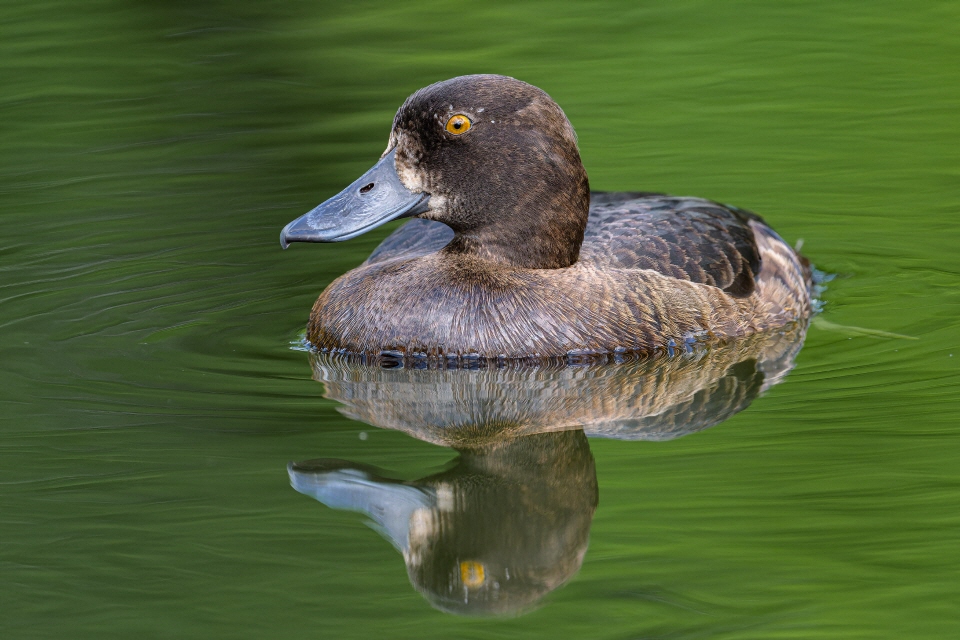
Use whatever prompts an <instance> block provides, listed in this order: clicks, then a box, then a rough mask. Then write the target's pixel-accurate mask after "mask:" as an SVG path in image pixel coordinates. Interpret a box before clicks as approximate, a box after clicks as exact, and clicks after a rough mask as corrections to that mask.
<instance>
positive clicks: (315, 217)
mask: <svg viewBox="0 0 960 640" xmlns="http://www.w3.org/2000/svg"><path fill="white" fill-rule="evenodd" d="M396 153H397V150H396V149H392V150H391V151H390V153H388V154H387V155H385V156H383V158H381V159H380V162H378V163H377V164H375V165H373V167H372V168H371V169H370V170H369V171H367V172H366V173H365V174H363V175H362V176H360V177H359V178H358V179H357V180H356V181H355V182H354V183H353V184H351V185H350V186H349V187H347V188H346V189H344V190H343V191H341V192H340V193H338V194H337V195H335V196H333V197H332V198H330V199H329V200H327V201H326V202H324V203H323V204H320V205H318V206H317V207H315V208H314V209H312V210H311V211H308V212H307V213H305V214H303V215H302V216H300V217H299V218H297V219H296V220H294V221H293V222H291V223H290V224H288V225H287V226H285V227H284V228H283V231H281V232H280V246H281V247H283V248H284V249H286V248H287V246H288V245H289V244H290V243H291V242H340V241H342V240H349V239H350V238H356V237H357V236H359V235H360V234H363V233H366V232H367V231H370V230H371V229H374V228H376V227H379V226H380V225H382V224H384V223H386V222H390V221H391V220H396V219H397V218H407V217H411V216H415V215H418V214H420V213H423V212H424V211H426V210H427V201H428V200H429V199H430V194H428V193H414V192H413V191H410V190H409V189H407V188H406V187H405V186H403V183H402V182H400V176H398V175H397V166H396V163H395V161H394V158H395V156H396Z"/></svg>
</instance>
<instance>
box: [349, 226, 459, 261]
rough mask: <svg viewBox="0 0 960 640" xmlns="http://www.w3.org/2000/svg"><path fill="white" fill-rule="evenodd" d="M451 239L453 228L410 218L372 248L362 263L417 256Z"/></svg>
mask: <svg viewBox="0 0 960 640" xmlns="http://www.w3.org/2000/svg"><path fill="white" fill-rule="evenodd" d="M451 240H453V229H451V228H450V227H448V226H447V225H445V224H443V223H442V222H436V221H435V220H422V219H420V218H412V219H411V220H410V221H409V222H407V223H406V224H405V225H403V226H402V227H400V228H399V229H397V230H396V231H394V232H393V233H391V234H390V235H389V236H387V239H386V240H384V241H383V242H381V243H380V244H379V245H378V246H377V248H376V249H374V250H373V253H371V254H370V256H369V257H368V258H367V259H366V260H364V262H363V264H365V265H367V264H376V263H377V262H386V261H387V260H398V259H402V260H406V259H408V258H419V257H420V256H425V255H428V254H431V253H436V252H437V251H440V249H443V248H444V247H445V246H447V244H448V243H449V242H450V241H451Z"/></svg>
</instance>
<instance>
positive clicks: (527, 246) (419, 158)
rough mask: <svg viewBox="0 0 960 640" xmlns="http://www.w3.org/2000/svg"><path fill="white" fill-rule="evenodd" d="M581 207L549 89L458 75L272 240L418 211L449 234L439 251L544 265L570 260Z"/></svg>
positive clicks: (325, 234) (575, 167) (337, 233)
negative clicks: (363, 164)
mask: <svg viewBox="0 0 960 640" xmlns="http://www.w3.org/2000/svg"><path fill="white" fill-rule="evenodd" d="M390 174H392V175H390ZM394 182H396V183H399V185H402V187H400V188H398V185H397V184H393V183H394ZM381 200H382V201H384V202H386V205H384V204H382V203H381V202H379V201H381ZM589 206H590V188H589V184H588V181H587V174H586V171H584V168H583V164H582V163H581V161H580V153H579V151H578V150H577V140H576V134H575V133H574V131H573V127H572V126H571V125H570V122H569V121H568V120H567V117H566V116H565V115H564V113H563V111H562V110H561V109H560V107H559V106H558V105H557V104H556V103H555V102H554V101H553V100H552V99H551V98H550V96H548V95H547V94H546V93H544V92H543V91H541V90H540V89H538V88H536V87H534V86H532V85H529V84H526V83H525V82H520V81H519V80H514V79H513V78H508V77H505V76H495V75H474V76H461V77H459V78H453V79H452V80H447V81H444V82H439V83H437V84H433V85H430V86H429V87H426V88H424V89H421V90H420V91H417V92H416V93H414V94H413V95H412V96H410V97H409V98H408V99H407V101H406V102H405V103H404V104H403V106H402V107H400V110H399V111H398V112H397V115H396V118H395V119H394V122H393V130H392V131H391V133H390V142H389V144H388V146H387V150H386V152H385V153H384V155H383V157H382V159H381V161H380V163H378V164H377V165H376V166H375V167H374V168H373V169H371V171H369V172H368V173H367V174H365V175H364V176H362V177H361V178H360V179H359V180H357V181H356V182H354V183H353V184H352V185H350V187H348V188H347V189H346V190H344V191H343V192H342V193H341V194H339V195H337V196H335V197H334V198H332V199H331V200H329V201H327V202H325V203H324V204H322V205H320V206H319V207H317V208H316V209H314V210H313V211H311V212H310V213H308V214H307V215H305V216H303V217H302V218H300V219H298V220H296V221H294V222H293V223H291V224H290V225H287V227H286V228H285V229H284V233H283V235H282V237H281V242H283V243H284V244H285V243H287V242H291V241H297V240H304V241H331V240H343V239H347V238H351V237H355V236H356V235H359V234H360V233H363V232H365V231H367V230H369V229H371V228H373V227H374V226H378V224H381V223H382V222H386V221H387V220H389V219H394V218H397V217H403V216H410V215H417V216H419V217H422V218H427V219H430V220H437V221H440V222H443V223H444V224H447V225H449V226H450V227H451V228H452V229H453V230H454V231H455V232H456V236H455V238H454V240H453V241H452V242H451V243H450V245H448V246H447V247H446V249H445V251H447V252H450V253H460V254H467V255H474V256H477V257H480V258H483V259H486V260H491V261H495V262H500V263H504V264H509V265H512V266H517V267H527V268H540V269H552V268H560V267H566V266H569V265H571V264H573V263H574V262H576V260H577V257H578V255H579V251H580V244H581V242H582V241H583V231H584V228H585V227H586V223H587V215H588V212H589Z"/></svg>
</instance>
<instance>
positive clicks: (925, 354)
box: [0, 0, 960, 638]
mask: <svg viewBox="0 0 960 640" xmlns="http://www.w3.org/2000/svg"><path fill="white" fill-rule="evenodd" d="M958 14H960V10H958V9H957V8H956V7H955V6H954V5H953V4H951V3H926V4H924V5H922V6H909V7H908V6H907V5H904V4H901V3H872V4H870V5H869V6H866V5H861V4H857V3H841V4H836V3H830V4H826V3H822V4H818V3H803V4H783V3H781V4H777V5H771V6H763V5H757V4H753V3H736V4H730V3H725V4H724V5H722V6H720V5H716V4H715V3H703V2H682V3H672V4H670V5H669V6H662V7H658V6H636V5H634V4H630V3H626V4H615V3H591V4H590V5H581V4H579V3H550V4H547V3H532V4H522V5H521V4H518V3H497V4H493V5H486V6H485V8H475V7H472V6H458V5H450V4H444V3H429V2H423V3H418V4H417V5H416V6H410V5H402V6H401V5H397V6H392V5H391V6H381V5H377V4H374V3H362V4H355V5H343V4H341V3H336V4H335V3H318V2H309V3H308V2H300V1H299V0H294V1H293V2H285V3H282V4H281V3H264V2H260V3H236V2H234V3H220V2H205V3H128V2H122V1H119V0H94V1H93V2H87V3H82V4H76V3H73V4H70V3H63V2H55V1H51V2H42V1H41V2H35V3H26V4H25V3H21V5H18V6H13V5H9V6H4V7H3V8H2V9H0V17H2V20H0V25H2V26H0V77H2V79H3V83H2V86H4V88H5V91H4V93H3V96H2V97H0V114H2V117H3V122H4V126H3V127H2V128H0V193H2V198H0V208H2V215H3V221H4V237H3V242H2V243H0V292H2V293H0V303H2V306H0V326H2V331H0V349H2V361H3V363H4V366H3V367H2V371H0V388H2V389H3V395H2V399H3V402H4V411H3V413H2V417H0V420H2V421H0V430H2V438H0V456H2V464H0V514H2V516H0V540H3V544H2V545H0V578H2V579H0V603H2V610H3V615H2V616H0V632H2V635H3V636H4V637H11V638H48V637H71V638H86V637H98V638H103V637H130V636H131V635H135V634H136V635H141V636H146V637H210V636H214V637H231V638H243V637H250V638H260V637H283V636H290V635H293V634H304V633H307V634H310V635H316V636H320V637H371V636H374V635H377V634H379V635H381V636H384V637H400V638H404V637H417V638H423V637H447V636H457V637H489V636H491V635H494V634H496V635H499V636H506V637H528V636H541V635H543V634H545V633H564V634H567V635H570V636H573V637H611V638H614V637H661V636H667V637H691V638H702V637H710V638H754V637H757V638H774V637H775V638H788V637H791V638H793V637H804V638H806V637H831V638H833V637H864V638H866V637H869V638H887V637H889V638H904V637H910V638H912V637H917V638H929V637H932V638H942V637H951V636H954V635H957V632H958V630H960V620H958V617H957V615H956V612H955V606H954V603H956V602H957V601H958V596H960V593H958V591H960V589H958V586H957V584H958V582H957V580H956V575H957V568H958V567H957V565H958V552H957V547H958V545H957V540H958V538H957V531H958V524H960V517H958V515H957V513H958V509H957V506H958V502H960V475H958V471H957V469H958V468H960V465H958V462H960V459H958V454H957V451H958V444H960V441H958V436H957V425H958V419H957V415H958V409H960V402H958V400H957V395H958V394H957V392H956V390H957V382H958V371H960V331H958V328H960V327H958V321H957V316H958V303H960V294H958V291H960V286H958V285H960V258H958V253H957V251H956V247H957V246H958V241H960V237H958V236H960V233H958V231H957V225H956V223H955V220H956V216H957V213H958V209H960V179H958V177H960V174H958V170H957V167H958V166H960V145H958V141H960V140H958V134H960V127H958V125H957V118H956V114H957V113H958V111H960V82H958V80H960V78H958V72H957V69H960V37H958V36H960V33H958V31H960V26H958V25H960V20H958V18H960V15H958ZM473 72H498V73H505V74H508V75H513V76H516V77H519V78H521V79H524V80H527V81H529V82H532V83H534V84H536V85H538V86H541V87H542V88H544V89H545V90H546V91H548V92H549V93H550V94H551V95H552V96H553V97H554V98H555V99H556V100H557V101H558V102H559V103H560V104H561V105H562V106H563V107H564V109H565V110H566V112H567V114H568V116H569V117H570V119H571V121H572V122H573V124H574V126H575V127H576V128H577V132H578V134H579V139H580V145H581V150H582V154H583V158H584V162H585V164H586V166H587V170H588V172H589V174H590V178H591V184H592V186H593V187H594V188H596V189H648V190H658V191H666V192H671V193H677V194H683V195H687V194H691V195H700V196H704V197H710V198H713V199H716V200H719V201H723V202H731V203H735V204H737V205H739V206H742V207H746V208H749V209H752V210H755V211H757V212H759V213H761V214H762V215H764V216H765V217H766V218H767V220H768V221H770V222H771V224H773V226H774V227H775V228H776V229H777V230H778V231H779V232H780V233H781V234H782V235H783V236H784V237H786V238H787V239H788V240H790V241H795V240H797V239H799V238H802V239H803V240H804V252H805V253H806V254H807V255H809V256H810V257H811V258H812V259H813V260H814V262H815V263H816V264H817V265H818V267H820V268H821V269H824V270H826V271H828V272H831V273H835V274H837V277H836V279H835V280H833V281H832V282H831V283H830V285H829V288H828V290H827V292H826V293H825V294H824V301H825V310H824V313H823V314H822V316H820V318H821V321H820V322H819V324H818V323H814V325H813V326H812V327H811V328H810V330H809V331H808V333H807V336H806V342H805V345H804V346H803V349H802V350H801V351H800V352H799V354H798V355H797V356H796V366H795V368H794V369H793V370H792V371H790V372H789V374H788V375H787V376H786V379H785V380H784V381H782V382H781V383H780V384H777V385H775V386H771V387H770V388H769V389H768V390H767V392H766V393H765V394H763V395H762V396H760V397H757V398H756V399H754V400H753V401H752V404H751V405H750V407H749V408H747V409H745V410H743V411H741V412H739V413H736V415H733V416H732V417H731V418H730V419H729V420H727V421H726V422H724V423H723V424H722V425H719V426H717V427H714V428H711V429H707V430H705V431H702V432H699V433H695V434H692V435H686V436H684V437H679V438H675V439H673V440H667V441H657V442H650V441H624V440H617V439H609V438H600V437H594V438H591V439H589V440H588V441H587V442H586V444H587V446H588V448H589V450H588V451H587V452H586V453H585V452H584V451H583V446H584V443H583V442H582V441H580V440H577V438H578V436H576V435H569V434H576V433H578V432H576V431H573V432H562V433H567V434H568V435H567V436H566V437H567V438H573V440H574V442H573V445H571V446H572V447H573V450H574V451H575V452H578V453H577V455H579V456H580V458H578V459H580V460H586V459H587V458H586V457H584V456H587V455H588V456H589V458H591V459H592V461H593V465H594V469H595V476H596V484H597V487H598V489H597V491H598V500H597V506H596V511H595V513H593V515H592V519H591V521H590V523H589V544H588V546H587V547H586V551H585V554H584V555H583V557H582V559H581V564H580V566H579V570H576V569H574V570H572V571H571V572H569V573H564V576H565V578H564V581H563V583H562V585H561V586H559V587H557V588H555V589H553V590H552V591H549V592H548V593H546V594H545V595H543V597H542V598H541V599H540V600H539V601H538V604H537V605H536V606H534V607H533V610H532V611H527V612H526V613H525V614H524V615H522V616H519V617H511V618H506V619H497V618H492V619H491V618H470V617H461V616H456V615H450V614H447V613H442V612H440V611H438V610H436V609H434V608H433V607H431V605H430V603H429V602H428V600H427V599H426V598H425V597H424V596H422V595H421V594H420V593H419V592H418V591H417V590H416V588H415V585H413V584H411V581H410V579H409V578H408V575H407V571H406V570H405V568H404V559H403V557H402V556H401V554H399V553H398V552H397V550H396V549H395V548H394V547H393V546H392V545H391V543H390V542H389V541H388V540H385V539H384V538H383V537H381V536H380V535H379V534H378V533H376V532H374V531H372V530H370V529H369V528H368V527H367V526H366V524H364V520H365V518H364V516H362V515H358V514H356V513H354V512H350V511H344V510H335V509H330V508H327V507H325V506H323V505H321V504H319V503H318V502H316V501H315V500H313V499H311V498H309V497H305V496H304V495H301V494H300V493H298V492H297V491H295V490H294V489H293V488H291V486H290V480H289V478H288V474H287V470H286V465H287V464H288V462H290V461H297V462H303V461H307V460H310V459H317V458H333V459H339V460H345V461H349V462H350V463H351V464H352V465H355V466H356V467H357V468H363V469H370V468H373V469H375V470H377V472H378V473H380V474H382V475H385V476H387V477H389V478H390V479H393V480H401V481H405V482H407V483H409V484H410V485H416V484H417V483H418V482H419V483H421V484H423V483H422V479H424V478H427V477H430V476H437V477H441V478H456V477H460V476H459V475H458V474H460V473H461V471H458V470H462V469H464V468H467V467H468V466H469V465H471V464H473V462H471V459H470V458H469V455H468V456H466V457H464V456H460V457H458V454H457V453H456V452H455V451H454V450H452V449H451V448H449V447H446V446H441V445H438V444H434V443H432V442H427V441H424V440H421V439H418V438H417V437H411V436H410V435H408V434H407V433H404V432H402V431H398V430H396V429H386V428H378V427H376V426H371V425H369V424H365V423H363V422H360V421H357V420H352V419H349V418H347V417H345V416H343V415H342V414H341V413H339V412H338V406H341V405H339V403H338V402H337V401H336V400H335V396H334V398H325V397H323V394H324V391H325V387H324V385H322V384H320V383H318V382H317V381H315V380H313V379H312V376H313V374H314V372H313V367H314V363H312V362H311V359H310V357H309V356H308V354H306V353H303V352H301V351H297V350H293V349H291V348H290V344H291V343H292V342H296V340H297V339H298V335H299V333H300V331H301V330H302V329H303V326H304V324H305V321H306V316H307V313H308V310H309V308H310V306H311V304H312V303H313V300H314V299H315V298H316V295H317V294H318V293H319V291H320V290H321V289H322V288H323V286H324V285H326V284H327V283H328V282H329V281H330V280H332V279H333V278H334V277H336V276H337V275H339V274H340V273H342V272H344V271H345V270H347V269H349V268H351V267H352V266H354V265H356V264H357V263H359V262H360V261H361V260H362V259H363V257H364V256H365V255H366V254H368V253H369V252H370V251H371V250H372V248H373V247H374V246H375V245H376V243H377V242H378V241H379V240H380V239H382V238H383V237H384V236H385V235H386V233H388V232H389V229H381V230H378V231H376V232H374V233H371V234H369V235H367V236H363V237H361V238H358V239H356V240H354V241H351V242H349V243H346V244H343V245H337V246H295V247H293V248H292V249H291V250H289V251H286V252H281V251H280V249H279V245H278V241H277V236H278V233H279V230H280V228H281V227H282V226H283V225H284V224H286V223H287V222H288V221H290V220H291V219H293V218H294V217H296V216H297V215H299V214H300V213H302V212H304V211H306V210H308V209H309V208H310V207H312V206H313V205H314V204H316V203H317V202H319V201H320V200H322V199H324V198H326V197H328V196H330V195H332V194H333V193H336V192H337V191H338V190H339V189H340V188H342V187H343V186H344V185H346V184H348V183H349V182H350V181H352V180H353V179H354V178H355V177H356V176H357V175H359V174H360V172H361V171H362V170H364V169H366V168H367V167H369V166H370V165H371V164H372V162H373V161H374V160H375V158H376V157H378V156H379V154H380V153H381V152H382V150H383V148H384V146H385V143H386V137H387V133H388V130H389V126H390V121H391V118H392V115H393V112H394V111H395V109H396V108H397V106H399V104H400V103H401V102H402V100H403V99H404V98H405V97H406V96H407V95H408V94H409V93H411V92H412V91H413V90H415V89H417V88H419V87H421V86H424V85H426V84H428V83H430V82H433V81H436V80H439V79H443V78H447V77H451V76H454V75H459V74H463V73H473ZM858 327H859V328H863V329H866V330H867V331H864V330H861V329H857V328H858ZM878 332H886V334H883V333H878ZM889 334H899V335H902V336H906V337H895V336H891V335H889ZM562 433H561V435H562ZM588 434H589V430H588ZM535 437H540V438H545V439H547V440H549V439H550V438H551V437H559V436H557V435H556V434H554V436H550V435H549V434H544V435H540V436H535ZM584 464H586V463H584ZM465 465H466V466H465ZM444 474H446V475H444ZM461 475H462V474H461ZM586 478H587V484H589V474H587V476H586ZM582 484H583V483H580V484H579V485H577V486H582ZM587 502H588V503H589V501H587ZM580 512H581V513H583V512H585V510H584V509H580ZM578 548H579V547H578ZM466 571H467V575H468V576H474V577H473V578H470V579H471V580H473V579H476V578H475V576H476V574H477V568H476V567H474V566H472V565H469V566H467V567H466ZM471 572H472V573H471Z"/></svg>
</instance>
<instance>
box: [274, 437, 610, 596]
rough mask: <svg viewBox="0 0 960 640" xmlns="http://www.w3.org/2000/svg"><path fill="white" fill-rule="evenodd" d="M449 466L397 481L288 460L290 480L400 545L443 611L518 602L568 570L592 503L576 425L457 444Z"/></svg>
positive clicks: (590, 476) (583, 544)
mask: <svg viewBox="0 0 960 640" xmlns="http://www.w3.org/2000/svg"><path fill="white" fill-rule="evenodd" d="M458 451H459V453H460V456H459V459H458V461H457V463H456V465H455V466H454V467H453V468H452V469H449V470H448V471H445V472H443V473H440V474H436V475H433V476H429V477H426V478H422V479H420V480H417V481H416V482H410V483H403V482H397V481H393V480H389V479H386V478H384V477H382V476H381V475H380V474H379V473H378V472H377V471H376V470H373V469H369V468H366V469H365V468H361V467H359V466H355V465H354V466H346V465H344V463H342V462H337V461H330V460H315V461H309V462H303V463H297V464H292V465H290V478H291V483H292V484H293V486H294V488H295V489H296V490H297V491H299V492H301V493H304V494H307V495H310V496H313V497H314V498H316V499H317V500H319V501H320V502H322V503H324V504H326V505H327V506H330V507H333V508H338V509H351V510H354V511H360V512H363V513H365V514H367V515H368V516H369V517H370V519H371V520H373V522H374V523H375V524H376V525H377V528H378V529H379V530H380V531H381V532H382V533H383V535H384V537H386V538H387V539H388V540H390V541H391V542H392V543H393V544H394V546H395V547H397V549H398V550H399V551H400V552H401V553H402V554H403V558H404V561H405V562H406V565H407V573H408V575H409V576H410V581H411V582H412V583H413V585H414V586H415V587H416V588H417V590H418V591H420V592H421V593H422V594H423V595H424V596H425V597H426V598H427V600H429V601H430V603H431V604H432V605H433V606H435V607H437V608H438V609H441V610H444V611H449V612H451V613H467V614H507V613H513V612H518V611H523V610H526V609H528V608H530V607H531V606H532V605H534V604H535V603H536V602H538V601H539V600H540V599H541V598H542V597H543V596H544V595H546V594H547V593H549V592H550V591H552V590H553V589H556V588H557V587H559V586H560V585H561V584H563V583H564V582H566V581H567V580H569V579H570V577H572V576H573V575H574V574H575V573H576V572H577V570H578V569H579V568H580V564H581V563H582V561H583V555H584V553H585V552H586V550H587V540H588V536H589V533H590V522H591V520H592V519H593V513H594V510H595V509H596V506H597V478H596V471H595V469H594V465H593V456H591V455H590V447H589V445H588V444H587V438H586V436H585V435H584V434H583V431H579V430H577V431H562V432H557V433H540V434H533V435H526V436H521V437H518V438H511V439H507V440H504V441H500V442H486V443H483V444H478V446H475V447H466V448H460V449H458Z"/></svg>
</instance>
